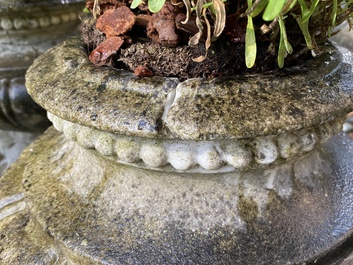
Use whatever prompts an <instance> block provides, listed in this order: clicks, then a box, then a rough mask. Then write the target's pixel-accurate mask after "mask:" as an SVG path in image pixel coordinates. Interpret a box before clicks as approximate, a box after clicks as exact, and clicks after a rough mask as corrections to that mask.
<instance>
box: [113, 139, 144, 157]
mask: <svg viewBox="0 0 353 265" xmlns="http://www.w3.org/2000/svg"><path fill="white" fill-rule="evenodd" d="M115 153H116V155H117V156H118V160H121V161H122V162H124V163H133V162H137V161H139V160H140V145H139V144H138V143H136V142H134V141H132V140H130V139H117V140H116V143H115Z"/></svg>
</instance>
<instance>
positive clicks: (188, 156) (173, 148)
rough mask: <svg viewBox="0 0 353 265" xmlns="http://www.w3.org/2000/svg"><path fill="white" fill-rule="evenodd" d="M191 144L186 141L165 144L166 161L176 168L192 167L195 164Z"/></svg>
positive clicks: (181, 169)
mask: <svg viewBox="0 0 353 265" xmlns="http://www.w3.org/2000/svg"><path fill="white" fill-rule="evenodd" d="M190 145H192V144H191V143H190V144H189V145H188V144H187V143H172V144H169V145H167V146H166V149H167V153H168V162H169V163H170V164H171V165H172V167H174V168H175V169H176V170H180V171H185V170H188V169H190V168H191V167H193V165H194V164H195V161H194V158H193V154H192V150H191V149H192V147H191V146H190Z"/></svg>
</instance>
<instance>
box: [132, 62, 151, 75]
mask: <svg viewBox="0 0 353 265" xmlns="http://www.w3.org/2000/svg"><path fill="white" fill-rule="evenodd" d="M134 74H135V75H137V76H140V77H147V76H153V72H152V71H151V70H150V69H148V68H147V67H145V66H143V65H138V66H137V67H136V68H135V70H134Z"/></svg>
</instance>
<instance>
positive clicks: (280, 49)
mask: <svg viewBox="0 0 353 265" xmlns="http://www.w3.org/2000/svg"><path fill="white" fill-rule="evenodd" d="M285 57H286V48H285V46H284V40H283V36H282V34H281V36H280V40H279V47H278V55H277V63H278V66H279V67H280V68H283V66H284V58H285Z"/></svg>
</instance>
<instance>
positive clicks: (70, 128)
mask: <svg viewBox="0 0 353 265" xmlns="http://www.w3.org/2000/svg"><path fill="white" fill-rule="evenodd" d="M76 129H77V127H76V126H75V124H74V123H71V122H68V121H67V122H65V123H64V126H63V132H64V134H65V136H66V137H67V138H69V139H71V140H74V141H75V140H76V136H77V130H76Z"/></svg>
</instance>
